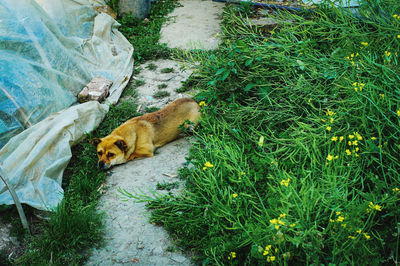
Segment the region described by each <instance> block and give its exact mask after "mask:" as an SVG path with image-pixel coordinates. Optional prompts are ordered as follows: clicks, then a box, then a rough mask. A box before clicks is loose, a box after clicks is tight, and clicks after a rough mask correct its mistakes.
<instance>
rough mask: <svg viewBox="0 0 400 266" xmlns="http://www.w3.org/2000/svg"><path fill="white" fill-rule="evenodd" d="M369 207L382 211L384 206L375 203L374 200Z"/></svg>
mask: <svg viewBox="0 0 400 266" xmlns="http://www.w3.org/2000/svg"><path fill="white" fill-rule="evenodd" d="M368 207H369V208H370V209H372V210H377V211H382V206H379V205H378V204H374V203H372V202H370V203H369V206H368Z"/></svg>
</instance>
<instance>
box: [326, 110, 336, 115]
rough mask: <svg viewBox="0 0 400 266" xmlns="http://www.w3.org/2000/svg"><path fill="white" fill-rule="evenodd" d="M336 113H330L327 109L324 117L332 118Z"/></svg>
mask: <svg viewBox="0 0 400 266" xmlns="http://www.w3.org/2000/svg"><path fill="white" fill-rule="evenodd" d="M335 114H336V113H335V112H333V111H331V110H329V109H327V111H326V115H327V116H333V115H335Z"/></svg>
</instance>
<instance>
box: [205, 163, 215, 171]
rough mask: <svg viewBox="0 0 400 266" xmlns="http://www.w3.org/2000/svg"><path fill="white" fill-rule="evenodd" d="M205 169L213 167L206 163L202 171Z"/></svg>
mask: <svg viewBox="0 0 400 266" xmlns="http://www.w3.org/2000/svg"><path fill="white" fill-rule="evenodd" d="M207 167H209V168H211V167H214V165H212V164H211V163H210V162H206V163H205V164H204V167H203V170H206V169H207Z"/></svg>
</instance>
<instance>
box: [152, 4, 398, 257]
mask: <svg viewBox="0 0 400 266" xmlns="http://www.w3.org/2000/svg"><path fill="white" fill-rule="evenodd" d="M359 10H360V16H359V17H354V16H351V15H350V14H349V13H347V12H346V11H345V10H342V9H340V8H334V7H331V6H330V5H329V7H328V6H324V5H322V6H320V7H319V8H317V9H316V10H315V12H314V13H312V14H308V17H307V18H304V17H302V16H298V15H296V14H294V13H276V14H275V16H277V18H281V19H282V20H283V21H285V20H286V21H289V20H290V22H287V23H283V25H282V27H281V28H279V29H276V30H275V31H274V32H273V33H272V34H271V35H270V36H268V38H266V37H267V36H266V35H264V33H263V32H262V30H261V29H259V28H257V27H254V26H249V25H248V24H246V23H245V22H246V21H247V17H246V16H247V14H248V12H245V11H246V10H243V9H241V8H240V7H239V8H238V7H236V6H234V7H232V6H231V7H228V8H227V9H226V10H225V12H224V27H223V34H224V35H223V36H224V38H225V39H224V44H223V45H222V46H221V47H220V49H219V50H218V51H215V52H211V53H209V54H205V53H203V52H200V53H198V54H197V57H196V55H194V57H195V59H196V61H198V62H200V68H199V69H198V72H197V75H196V77H194V80H195V81H196V83H197V84H198V86H199V87H202V88H204V89H203V91H202V92H201V93H200V94H199V95H197V99H198V100H204V101H206V103H207V106H206V107H203V109H202V110H203V112H204V116H203V119H202V122H201V127H200V128H199V129H198V130H197V136H198V142H197V143H196V144H195V145H194V147H193V149H192V151H191V153H190V157H189V161H190V163H191V164H192V165H194V167H191V168H185V170H182V171H181V174H182V177H183V178H185V180H186V184H185V188H186V189H185V191H184V193H183V194H181V195H164V196H157V197H155V198H153V199H148V207H149V208H151V209H153V211H152V216H151V221H152V222H155V223H157V224H161V225H163V226H164V227H165V228H166V229H167V230H168V231H169V232H170V233H171V235H172V236H173V237H174V238H175V239H176V241H177V243H178V244H180V245H181V246H182V247H185V248H190V249H193V250H195V251H198V252H199V254H200V260H201V261H202V263H203V264H209V265H220V264H222V265H225V264H233V265H242V264H244V265H264V264H268V262H274V263H277V264H282V265H287V264H298V265H303V264H315V265H317V264H324V265H328V264H351V265H365V264H371V265H379V264H391V263H393V264H396V263H398V262H399V251H400V250H399V242H400V240H399V237H400V235H399V231H400V227H399V221H400V210H399V208H398V204H399V203H400V193H399V190H400V172H399V169H400V161H399V156H398V154H400V145H399V138H400V129H399V128H400V97H399V95H400V90H399V86H398V84H399V83H400V76H399V75H398V73H400V67H399V64H398V55H397V54H396V53H397V51H398V50H399V49H400V42H399V39H398V37H397V35H398V34H399V31H398V28H399V26H400V20H399V19H397V17H396V16H394V15H395V14H398V13H399V12H400V3H398V2H397V1H390V0H385V1H379V2H377V1H364V2H363V3H362V6H361V7H360V9H359ZM361 18H362V19H361Z"/></svg>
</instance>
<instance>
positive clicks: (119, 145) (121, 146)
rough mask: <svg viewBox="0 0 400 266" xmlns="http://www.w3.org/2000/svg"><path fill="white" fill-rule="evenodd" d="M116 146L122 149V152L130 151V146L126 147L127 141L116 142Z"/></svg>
mask: <svg viewBox="0 0 400 266" xmlns="http://www.w3.org/2000/svg"><path fill="white" fill-rule="evenodd" d="M114 144H115V146H117V147H118V148H120V150H121V151H123V152H125V151H127V150H128V146H127V145H126V143H125V141H123V140H122V139H119V140H117V141H116V142H114Z"/></svg>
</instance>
